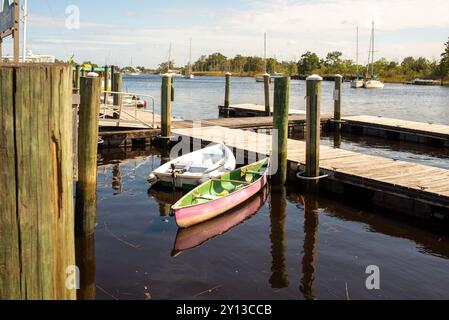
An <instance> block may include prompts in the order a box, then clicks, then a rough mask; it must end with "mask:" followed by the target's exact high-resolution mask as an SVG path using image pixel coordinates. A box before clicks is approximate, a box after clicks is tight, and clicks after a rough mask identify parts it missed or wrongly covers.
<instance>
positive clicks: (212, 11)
mask: <svg viewBox="0 0 449 320" xmlns="http://www.w3.org/2000/svg"><path fill="white" fill-rule="evenodd" d="M0 1H3V0H0ZM73 6H75V10H74V9H73V8H74V7H73ZM28 11H29V12H28V14H29V21H28V30H29V32H28V39H29V41H28V47H29V48H31V49H32V50H33V53H36V54H53V55H56V57H57V58H59V59H63V60H67V59H68V58H70V57H71V56H72V55H74V56H75V60H76V61H86V60H90V61H93V62H94V63H97V64H100V65H103V64H114V65H119V66H124V65H130V64H131V60H132V63H133V66H145V67H148V68H155V67H157V65H158V64H159V63H161V62H162V61H167V60H168V52H169V47H170V44H171V45H172V58H173V59H174V60H175V63H176V65H178V66H182V65H184V64H186V63H187V62H188V59H189V39H190V38H192V43H193V48H192V55H193V60H196V59H197V58H198V57H199V56H201V55H203V54H205V55H207V54H211V53H214V52H222V53H223V54H224V55H226V56H228V57H233V56H235V55H236V54H243V55H259V56H263V34H264V32H267V46H268V48H267V55H268V56H269V57H276V58H277V59H279V60H298V59H299V58H300V56H301V54H303V53H305V52H307V51H313V52H316V53H317V54H318V55H319V56H321V57H324V56H325V55H326V54H327V53H328V52H330V51H341V52H343V55H344V58H345V59H353V60H355V57H356V53H355V52H356V28H357V26H358V27H359V39H360V40H359V41H360V63H365V62H366V60H367V58H368V48H369V37H370V32H371V31H370V28H371V21H373V20H374V21H375V26H376V29H375V30H376V38H375V39H376V43H375V44H376V53H375V56H376V58H380V57H385V58H387V59H389V60H395V61H400V60H402V59H403V58H404V57H406V56H414V57H418V56H425V57H427V58H430V59H438V58H439V56H440V54H441V52H442V51H443V46H444V43H445V42H446V41H447V39H448V37H449V18H448V15H447V13H448V12H449V1H448V0H426V1H423V0H297V1H292V0H270V1H262V0H225V1H224V0H218V1H216V0H208V1H207V0H188V1H181V0H164V1H161V0H123V1H116V0H109V1H106V0H89V1H87V0H28ZM78 11H79V28H78V26H77V25H76V23H74V22H76V21H77V19H76V16H77V12H78ZM11 52H12V47H11V40H9V39H5V40H4V46H3V53H4V54H7V53H11Z"/></svg>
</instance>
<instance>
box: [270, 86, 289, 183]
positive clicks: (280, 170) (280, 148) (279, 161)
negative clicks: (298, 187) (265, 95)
mask: <svg viewBox="0 0 449 320" xmlns="http://www.w3.org/2000/svg"><path fill="white" fill-rule="evenodd" d="M289 106H290V78H289V77H282V78H276V80H275V82H274V105H273V130H275V131H274V132H273V147H272V150H273V156H274V158H275V160H274V161H276V163H274V164H273V165H274V170H276V171H275V172H273V174H274V175H273V178H272V185H273V186H274V187H276V186H283V185H284V184H285V182H286V181H287V144H288V111H289ZM275 133H277V134H275ZM275 154H276V156H275Z"/></svg>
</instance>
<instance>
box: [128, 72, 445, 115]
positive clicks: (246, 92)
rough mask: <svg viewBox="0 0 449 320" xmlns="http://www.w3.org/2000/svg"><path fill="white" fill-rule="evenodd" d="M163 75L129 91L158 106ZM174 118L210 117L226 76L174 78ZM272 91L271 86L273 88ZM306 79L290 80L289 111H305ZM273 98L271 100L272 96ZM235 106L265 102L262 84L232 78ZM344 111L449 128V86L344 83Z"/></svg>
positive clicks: (329, 92) (329, 88)
mask: <svg viewBox="0 0 449 320" xmlns="http://www.w3.org/2000/svg"><path fill="white" fill-rule="evenodd" d="M160 85H161V80H160V76H158V75H154V76H149V75H145V76H139V77H127V78H124V82H123V88H124V90H128V91H129V92H135V93H141V94H150V95H153V96H155V97H156V101H157V106H158V107H159V106H160ZM174 87H175V101H174V103H173V115H174V116H176V117H182V118H184V119H188V120H194V119H212V118H216V117H217V116H218V110H217V106H218V105H219V104H223V100H224V78H220V77H197V78H195V79H193V80H185V79H183V78H175V80H174ZM333 87H334V84H333V82H323V89H322V112H323V113H324V112H333V100H332V99H333ZM271 90H273V86H271ZM305 90H306V89H305V81H292V83H291V95H290V107H291V108H292V109H301V110H305V99H304V96H305ZM271 96H273V95H272V94H271ZM231 103H235V104H238V103H259V104H263V103H264V96H263V83H256V81H255V80H254V78H233V79H232V88H231ZM343 113H344V114H345V115H373V116H383V117H390V118H396V119H404V120H412V121H422V122H433V123H441V124H449V88H448V87H439V86H435V87H426V86H409V85H402V84H386V86H385V89H383V90H363V89H360V90H354V89H351V88H350V87H349V83H345V84H344V93H343Z"/></svg>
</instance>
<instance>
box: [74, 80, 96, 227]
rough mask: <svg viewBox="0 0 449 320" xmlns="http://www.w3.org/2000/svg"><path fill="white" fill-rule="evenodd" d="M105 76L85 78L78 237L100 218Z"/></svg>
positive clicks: (79, 146) (79, 168) (79, 133)
mask: <svg viewBox="0 0 449 320" xmlns="http://www.w3.org/2000/svg"><path fill="white" fill-rule="evenodd" d="M100 81H101V79H100V78H97V77H95V78H94V77H92V78H91V77H88V78H81V88H80V95H81V103H80V106H79V128H78V182H77V184H76V206H75V231H76V235H77V236H87V235H90V234H92V233H93V232H94V228H95V223H96V219H97V198H96V188H97V152H98V115H99V113H100V94H101V83H100Z"/></svg>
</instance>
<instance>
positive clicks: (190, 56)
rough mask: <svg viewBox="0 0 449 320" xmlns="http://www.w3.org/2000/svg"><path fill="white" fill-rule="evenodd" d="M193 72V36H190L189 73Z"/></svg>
mask: <svg viewBox="0 0 449 320" xmlns="http://www.w3.org/2000/svg"><path fill="white" fill-rule="evenodd" d="M191 73H192V38H190V52H189V74H191Z"/></svg>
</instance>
